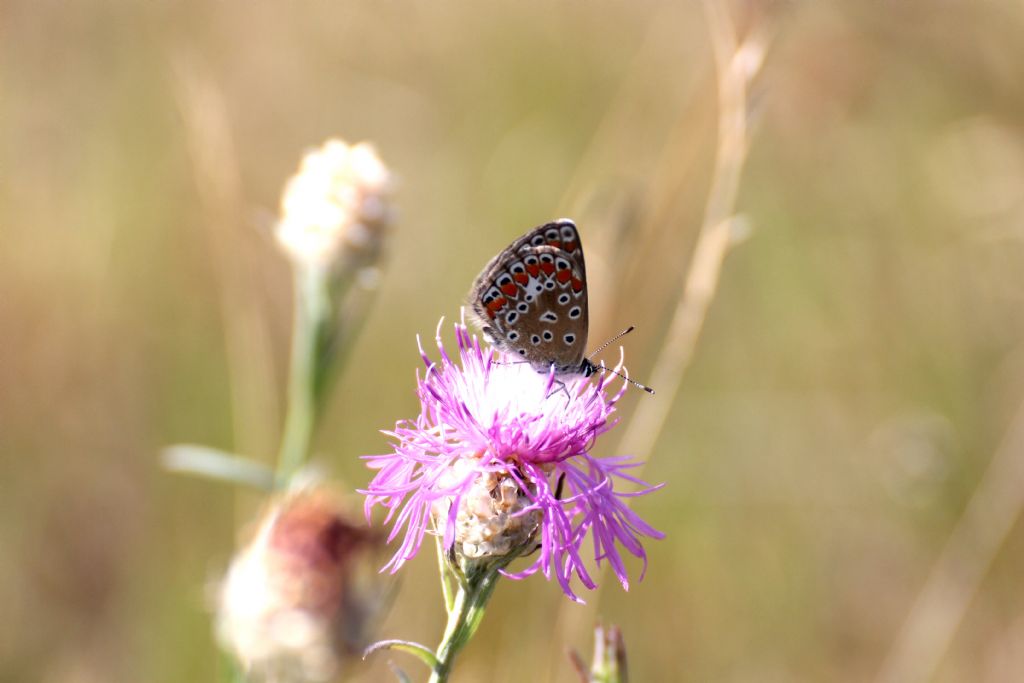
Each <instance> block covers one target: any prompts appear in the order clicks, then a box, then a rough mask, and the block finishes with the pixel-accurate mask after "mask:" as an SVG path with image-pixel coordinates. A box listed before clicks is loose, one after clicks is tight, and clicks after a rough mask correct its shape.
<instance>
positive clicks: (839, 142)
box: [0, 0, 1024, 683]
mask: <svg viewBox="0 0 1024 683" xmlns="http://www.w3.org/2000/svg"><path fill="white" fill-rule="evenodd" d="M704 9H705V8H704V5H703V4H702V3H700V2H696V1H689V2H687V1H678V2H649V1H643V2H614V1H612V0H547V1H543V2H542V1H535V0H529V1H525V2H493V3H456V2H437V3H427V2H411V1H407V0H385V1H381V2H341V1H339V0H294V1H289V2H282V1H280V0H279V1H276V2H271V1H270V0H248V1H241V0H218V1H217V2H198V1H195V0H191V1H190V0H145V1H135V2H127V1H124V0H121V1H115V0H87V1H83V2H66V1H60V0H13V1H12V0H8V1H7V2H5V3H3V4H0V55H2V62H0V74H2V84H3V85H2V89H3V96H2V97H0V136H2V137H0V231H2V233H0V234H2V239H3V250H2V257H0V258H2V267H0V386H2V387H3V391H2V392H0V481H2V482H3V483H2V488H0V491H2V495H0V605H2V606H3V609H4V612H5V618H4V619H0V681H43V682H45V683H64V682H69V683H70V682H74V683H85V682H89V683H91V682H103V683H112V682H116V681H126V682H128V681H131V682H138V681H147V682H149V681H152V682H177V681H215V680H220V679H221V677H222V675H223V671H224V662H223V660H222V658H221V656H220V655H219V654H218V650H217V648H216V645H215V644H214V641H213V638H212V632H211V631H212V629H211V626H210V616H209V604H210V603H209V595H208V594H209V590H210V588H209V586H210V585H211V583H212V582H213V581H214V580H215V579H216V577H217V576H219V575H220V574H221V573H222V572H223V571H224V569H225V567H226V566H227V563H228V561H229V559H230V557H231V553H232V550H233V548H234V546H235V543H236V539H237V538H238V533H239V530H240V529H242V528H243V527H244V526H245V523H246V522H247V521H248V520H250V519H251V517H252V515H253V514H254V513H255V511H256V510H257V509H258V507H259V503H260V499H259V497H258V496H256V495H255V494H252V493H249V492H245V491H235V490H233V489H231V488H230V487H227V486H225V485H223V484H218V483H212V482H206V481H203V480H200V479H195V478H186V477H182V476H178V475H175V474H171V473H168V472H166V471H163V470H162V469H161V467H160V458H159V453H160V451H161V449H162V448H163V447H164V446H166V445H168V444H172V443H179V442H196V443H205V444H209V445H212V446H216V447H218V448H222V449H225V450H231V451H236V452H241V453H245V454H247V455H250V456H252V457H254V458H258V459H261V460H264V461H267V462H270V461H271V459H272V457H273V454H274V453H275V451H276V445H277V439H278V435H279V429H280V422H281V412H282V403H283V402H282V400H281V392H282V390H283V384H284V373H285V368H286V357H287V339H288V328H289V325H290V320H291V319H290V287H291V281H290V277H289V273H288V267H287V264H286V263H285V261H284V260H283V258H282V257H281V256H280V254H279V253H277V251H276V250H275V248H274V244H273V241H272V239H269V238H268V230H269V228H268V226H269V225H270V224H272V221H273V216H274V213H275V211H276V205H277V202H278V198H279V195H280V191H281V188H282V185H283V183H284V181H285V179H286V178H287V177H288V176H289V175H290V174H291V173H292V172H293V170H294V169H295V167H296V165H297V163H298V160H299V158H300V156H301V154H302V152H303V151H304V150H305V149H307V148H309V147H311V146H314V145H318V144H320V143H321V142H322V141H323V140H324V139H326V138H327V137H331V136H341V137H344V138H346V139H349V140H353V141H356V140H369V141H372V142H373V143H374V144H375V145H376V147H377V149H378V151H379V152H380V154H381V156H382V158H383V159H384V160H385V162H386V163H388V164H389V166H390V167H391V168H392V170H393V171H394V173H395V174H396V175H397V177H398V178H399V185H398V189H397V193H396V201H397V203H398V206H399V210H400V218H399V220H398V222H397V224H396V226H395V229H394V231H393V233H392V235H391V238H390V242H389V245H388V257H387V259H386V262H385V263H384V264H383V265H382V268H381V272H380V289H379V295H378V296H377V298H376V300H375V304H374V307H373V309H372V310H371V311H370V314H369V316H368V318H367V322H366V325H365V327H364V329H363V330H362V331H361V333H360V337H359V340H358V342H357V343H356V345H355V347H354V348H353V350H352V353H351V354H350V356H349V357H348V361H347V365H346V366H345V368H344V369H343V372H342V374H341V376H340V377H339V381H338V384H337V387H336V392H335V394H334V395H333V397H332V399H331V401H330V404H329V406H328V408H327V414H326V417H325V423H324V425H323V428H322V429H321V430H320V433H319V436H318V438H317V442H316V452H317V454H318V461H319V462H321V463H322V464H324V465H325V466H327V467H329V468H330V469H331V471H332V472H333V473H334V474H335V475H336V476H337V477H338V478H340V479H342V480H343V481H344V482H346V483H347V485H348V486H349V487H350V488H352V489H354V488H356V487H358V486H361V485H363V484H365V483H366V482H367V480H368V472H367V470H366V469H365V468H364V466H363V464H362V462H361V461H360V460H359V459H358V456H359V455H361V454H366V453H378V452H382V451H383V450H385V449H386V448H387V447H388V446H387V442H386V440H385V438H384V437H383V436H382V435H380V434H379V433H378V430H379V429H387V428H389V427H391V426H392V425H393V424H394V422H395V421H396V420H397V419H400V418H405V417H412V416H413V415H415V411H416V409H417V402H416V399H415V395H414V392H413V389H414V370H415V368H416V367H418V363H419V359H418V355H417V352H416V346H415V335H416V334H423V335H425V336H427V338H429V337H430V336H431V335H432V333H433V331H434V329H435V326H436V325H437V321H438V319H439V318H440V317H441V316H447V317H448V319H453V318H456V317H457V316H458V315H459V306H460V305H461V303H462V302H463V301H464V297H465V294H466V291H467V290H468V288H469V285H470V283H471V282H472V280H473V278H474V277H475V276H476V274H477V272H478V270H479V269H480V268H481V267H482V266H483V264H484V263H485V262H486V261H487V260H488V259H489V258H490V257H491V255H492V254H493V253H495V252H496V251H497V250H498V249H500V248H501V247H503V246H504V245H505V244H506V243H507V242H508V241H510V240H511V239H512V238H513V237H515V236H517V235H519V234H520V233H522V232H523V231H525V230H526V229H527V228H529V227H532V226H533V225H536V224H539V223H542V222H544V221H546V220H549V219H552V218H555V217H559V216H571V217H573V218H574V219H575V220H576V221H577V223H578V225H579V226H580V228H581V232H582V234H583V237H584V240H585V243H586V247H587V261H588V270H589V271H590V279H591V282H590V290H591V306H592V314H591V317H592V320H591V333H590V338H591V346H596V345H597V343H599V342H600V341H601V340H604V339H607V338H609V337H610V336H611V335H612V334H614V333H615V332H617V331H618V330H619V329H621V328H623V327H625V326H626V325H628V324H636V325H637V328H638V329H637V331H636V332H635V333H634V334H632V335H630V336H629V337H628V338H626V339H625V340H624V346H625V347H626V353H627V360H628V361H629V365H630V368H631V370H632V372H633V374H634V375H635V376H637V377H638V378H640V379H648V378H649V379H650V380H651V381H652V383H656V382H655V379H656V378H654V377H651V376H650V375H651V373H652V371H653V370H652V368H653V366H654V364H655V359H656V358H657V357H658V356H659V354H660V353H661V352H662V347H663V344H664V340H665V335H666V330H667V327H668V324H669V322H668V321H669V320H670V319H671V316H672V314H673V311H674V310H675V308H676V305H677V301H678V299H679V297H680V293H681V291H682V286H683V282H684V281H685V278H686V275H687V268H688V266H689V264H690V263H691V257H692V252H693V249H694V245H695V243H696V242H697V236H698V233H699V231H700V229H701V225H702V219H703V216H704V212H705V202H706V197H707V194H708V191H709V187H710V186H711V183H712V179H713V177H714V173H715V170H714V169H715V150H716V138H717V135H718V133H719V129H718V112H717V104H716V103H717V100H716V87H715V83H716V81H715V66H714V64H715V63H714V60H713V51H712V45H711V42H710V40H709V32H708V24H707V21H706V16H705V11H704ZM728 10H729V12H730V15H731V16H732V17H733V18H734V20H735V21H736V25H737V30H738V31H739V32H740V34H741V35H748V34H754V33H757V35H762V36H763V37H764V41H765V45H766V46H767V50H766V56H765V61H764V66H763V69H762V71H761V72H760V73H759V74H758V76H757V78H756V79H755V80H754V81H753V83H752V84H751V88H750V92H749V95H750V102H749V105H750V117H751V118H750V123H751V129H750V131H749V135H750V148H749V156H748V158H747V160H746V165H745V168H744V169H743V175H742V180H741V184H740V188H739V195H738V198H737V200H736V210H737V211H738V212H739V213H740V214H741V216H742V225H744V226H746V227H747V228H748V229H749V231H750V234H749V237H748V238H747V239H746V240H744V241H742V242H740V243H738V244H736V245H735V246H734V247H733V248H731V249H730V250H729V253H728V254H727V255H726V256H725V260H724V262H723V264H722V271H721V278H720V281H719V282H718V287H717V289H716V291H715V292H714V298H713V300H712V301H711V304H710V308H709V310H708V314H707V317H706V319H705V320H704V325H703V329H702V333H701V336H700V338H699V341H698V343H697V346H696V349H695V352H694V355H693V357H692V360H691V362H690V364H689V366H688V369H687V372H686V374H685V376H684V378H683V381H682V384H681V386H680V391H679V393H678V396H677V397H676V398H675V399H673V391H672V387H658V386H656V388H658V389H659V390H661V391H660V392H659V394H658V395H657V396H655V397H653V398H651V397H648V396H646V395H644V394H642V393H640V392H632V393H631V394H629V395H628V396H627V398H626V399H625V400H624V402H623V408H622V417H623V421H624V425H623V426H620V427H619V430H618V432H612V433H611V434H610V435H609V436H606V437H604V438H603V439H602V441H601V442H600V443H599V444H598V447H597V449H598V452H599V453H603V454H608V455H610V454H613V453H616V452H617V451H616V445H617V444H616V437H615V435H616V434H618V435H619V436H620V437H621V435H622V432H623V430H624V429H625V428H626V427H627V426H628V424H629V420H630V416H631V414H632V413H633V412H634V411H635V410H637V408H638V407H639V406H640V405H641V404H642V403H643V402H645V401H673V402H672V403H671V410H670V412H669V414H668V419H667V420H666V423H665V427H664V429H663V430H661V431H660V432H659V433H658V434H657V435H652V436H657V439H656V445H655V447H654V449H653V451H652V452H651V453H650V454H649V459H650V462H649V465H648V466H647V468H646V470H645V476H646V477H647V478H648V479H649V480H651V481H653V482H665V483H666V487H665V489H664V490H663V491H661V492H659V493H657V494H654V495H651V496H647V497H644V498H642V499H638V500H636V501H635V508H636V509H637V510H638V511H639V512H640V513H641V514H642V515H643V516H644V517H645V518H646V519H648V520H650V521H651V522H652V523H653V524H654V525H655V526H657V527H658V528H660V529H662V530H664V531H665V532H666V533H667V535H668V536H667V538H666V539H665V540H664V541H660V542H652V543H650V544H649V545H648V550H649V554H650V565H649V568H648V572H647V576H646V578H645V580H644V581H642V582H639V583H634V584H633V585H632V586H631V587H630V590H629V592H628V593H627V592H624V591H622V590H621V588H620V587H619V586H617V585H616V584H615V583H614V580H612V579H609V578H607V577H606V578H605V581H604V585H603V586H602V589H601V591H600V592H599V593H593V594H590V595H588V596H586V597H588V599H589V604H588V605H587V606H586V607H580V606H576V605H571V604H569V603H568V601H566V600H565V598H564V597H562V595H561V592H560V591H559V589H558V587H557V586H556V585H552V584H550V583H547V582H545V581H544V580H543V579H542V578H540V577H533V578H531V579H529V580H526V581H522V582H505V583H504V584H503V585H501V586H499V589H498V591H497V593H496V596H495V599H494V601H493V602H492V605H491V607H490V609H489V611H488V615H487V618H486V619H485V621H484V624H483V626H482V628H481V631H480V632H479V634H478V635H477V637H476V638H475V639H474V641H473V642H472V643H471V645H470V646H469V648H468V649H467V650H466V651H465V652H464V653H463V655H462V656H461V658H460V659H459V661H458V663H457V666H456V670H455V676H454V680H456V681H478V680H490V681H519V680H537V681H568V680H573V679H572V673H571V669H570V666H569V662H568V658H567V657H566V654H565V653H566V650H567V649H568V648H575V649H577V650H580V651H581V652H583V653H588V652H589V650H590V647H591V643H590V638H591V635H590V629H591V627H592V625H593V623H594V619H595V618H598V617H600V618H602V619H605V620H608V621H611V622H614V623H616V624H619V625H620V626H621V627H622V629H623V631H624V634H625V639H626V643H627V646H628V648H629V656H630V664H631V673H632V675H633V679H634V680H636V681H758V682H765V681H873V680H878V681H890V680H891V681H897V680H898V681H914V680H935V681H993V682H995V681H999V682H1004V681H1005V682H1009V681H1019V680H1021V679H1022V678H1024V591H1022V583H1021V577H1022V576H1024V533H1022V529H1021V527H1020V524H1019V519H1018V518H1019V513H1020V507H1021V505H1022V504H1024V437H1022V436H1021V434H1020V432H1021V430H1022V429H1024V425H1022V424H1021V422H1022V421H1024V413H1022V412H1021V411H1020V409H1019V405H1020V403H1021V401H1022V399H1024V346H1022V343H1024V85H1022V84H1024V59H1022V57H1024V53H1022V51H1021V46H1022V45H1024V7H1022V6H1021V4H1020V3H1018V2H1012V1H1011V0H1002V1H998V0H988V1H983V0H949V1H946V2H935V1H927V0H894V1H892V2H883V1H881V0H877V1H876V0H872V1H868V2H844V1H842V0H820V1H819V0H816V1H814V2H792V3H785V2H779V3H763V4H759V3H754V2H745V3H740V2H738V3H735V4H730V5H729V6H728ZM614 355H615V354H614V353H612V354H610V356H611V357H612V358H613V359H614ZM354 502H356V503H357V502H358V501H355V499H354ZM355 511H356V512H358V510H355ZM424 555H425V556H424V557H420V558H418V559H417V561H415V562H413V563H412V564H411V565H409V566H408V567H406V569H404V570H403V572H402V576H401V587H400V589H399V593H398V595H397V597H396V599H395V603H394V605H393V607H392V609H391V611H390V613H389V615H388V617H387V618H386V619H385V621H384V623H383V624H382V625H381V628H380V631H379V635H380V636H381V637H388V638H407V639H413V640H420V641H423V642H425V643H427V644H430V645H433V644H435V643H436V641H437V639H438V638H439V637H440V634H441V631H442V629H443V624H444V614H443V609H442V606H441V601H440V596H439V593H438V589H437V581H436V568H435V561H434V558H433V556H432V554H431V553H425V554H424ZM630 568H631V570H632V571H633V572H634V574H635V573H638V572H639V569H640V567H639V565H638V564H637V563H632V564H631V565H630ZM388 659H392V660H393V661H395V662H396V663H399V664H400V665H401V666H403V667H404V668H405V669H406V670H407V671H408V672H409V673H410V674H411V675H412V676H413V678H414V680H419V679H420V678H421V677H422V669H421V668H420V667H419V665H418V664H417V663H416V662H415V661H413V660H411V659H409V658H408V657H405V656H404V655H400V654H394V655H391V656H388V655H376V656H375V659H374V660H373V661H372V662H370V663H369V664H367V665H363V666H362V667H361V668H358V669H356V670H354V671H353V676H354V680H361V681H376V680H389V679H390V678H389V677H390V676H391V674H390V673H389V670H388V668H387V665H386V660H388Z"/></svg>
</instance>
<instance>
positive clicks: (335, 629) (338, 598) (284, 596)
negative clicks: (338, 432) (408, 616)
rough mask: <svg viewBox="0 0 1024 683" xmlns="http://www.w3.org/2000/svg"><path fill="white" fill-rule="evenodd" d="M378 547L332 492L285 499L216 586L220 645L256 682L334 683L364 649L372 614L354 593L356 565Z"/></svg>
mask: <svg viewBox="0 0 1024 683" xmlns="http://www.w3.org/2000/svg"><path fill="white" fill-rule="evenodd" d="M376 543H377V539H376V537H375V536H373V535H372V534H371V533H369V532H368V531H366V530H365V529H364V528H362V527H357V526H354V525H353V524H351V523H350V522H348V521H347V519H346V517H345V516H344V514H343V512H342V510H341V506H340V504H339V501H338V500H337V498H336V497H335V496H334V494H333V493H331V492H330V491H327V490H325V489H311V490H305V491H296V492H290V493H288V494H285V495H284V496H283V497H282V498H281V499H280V500H278V501H276V502H275V503H274V504H273V505H272V506H271V507H270V508H269V509H268V510H267V512H266V513H265V514H264V516H263V517H262V519H261V520H260V522H259V525H258V528H257V531H256V534H255V536H254V538H253V539H252V541H251V542H250V543H249V545H248V546H247V547H245V548H244V549H243V550H242V551H240V552H239V553H238V554H237V555H236V556H235V559H234V561H233V562H232V564H231V568H230V569H229V571H228V574H227V577H226V578H225V580H224V582H223V585H222V586H221V590H220V596H219V605H218V614H217V633H218V636H219V638H220V641H221V643H222V644H223V646H224V647H225V648H226V649H227V650H229V651H231V652H232V653H234V654H235V656H236V657H237V658H238V660H239V662H240V663H241V664H242V665H243V666H244V667H245V669H246V670H247V671H248V672H249V673H251V674H253V675H254V676H256V677H260V678H263V679H267V680H274V681H279V680H296V681H328V680H332V679H333V678H334V677H335V676H336V675H337V674H338V672H339V670H340V669H341V666H342V664H343V660H344V658H345V657H346V656H347V655H348V654H349V653H352V652H355V651H358V649H359V648H360V647H361V640H362V635H363V631H364V627H365V624H366V621H367V618H368V616H369V613H370V612H371V611H372V608H371V607H370V605H368V604H367V602H366V600H365V596H364V595H361V594H360V592H359V591H357V590H354V589H353V582H352V577H353V572H354V569H355V567H354V563H355V561H356V560H357V559H358V558H359V557H360V556H361V555H363V554H364V551H366V550H368V549H370V547H371V546H372V545H375V544H376Z"/></svg>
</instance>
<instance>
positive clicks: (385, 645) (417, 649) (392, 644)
mask: <svg viewBox="0 0 1024 683" xmlns="http://www.w3.org/2000/svg"><path fill="white" fill-rule="evenodd" d="M378 650H398V651H399V652H405V653H407V654H410V655H414V656H416V657H418V658H419V660H420V661H421V662H423V663H424V664H426V665H427V667H429V668H430V669H434V668H435V667H437V657H435V656H434V653H433V652H431V650H430V648H429V647H427V646H426V645H420V644H419V643H414V642H413V641H411V640H379V641H377V642H376V643H374V644H373V645H371V646H370V647H368V648H366V649H365V650H364V651H363V659H366V658H367V657H369V656H370V655H371V654H373V653H374V652H377V651H378ZM403 675H404V674H403Z"/></svg>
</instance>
